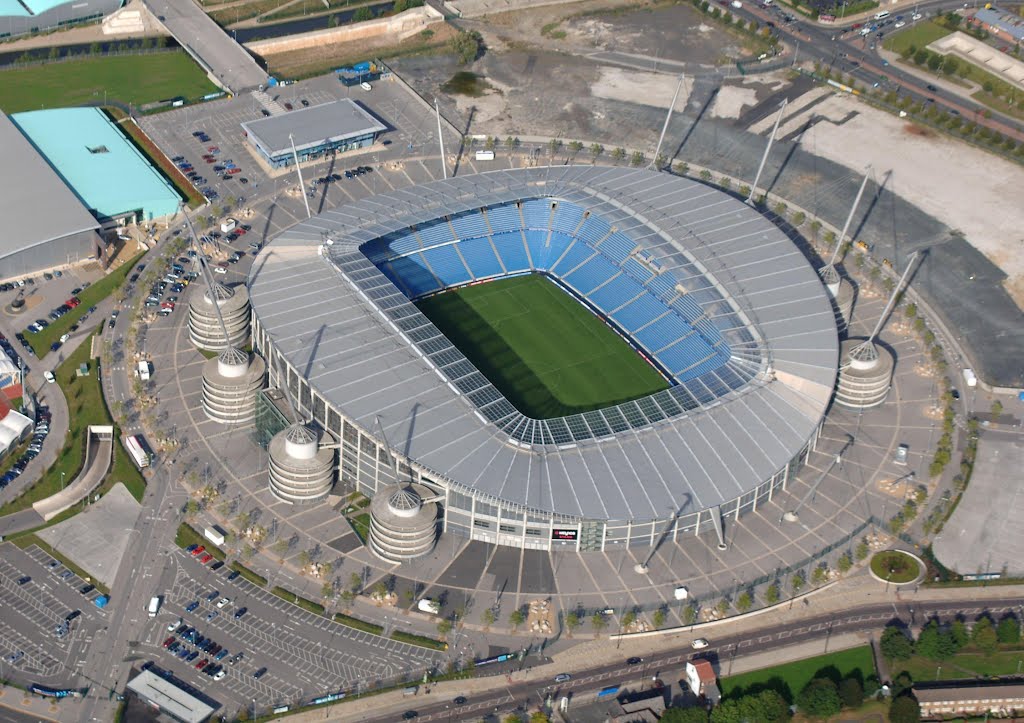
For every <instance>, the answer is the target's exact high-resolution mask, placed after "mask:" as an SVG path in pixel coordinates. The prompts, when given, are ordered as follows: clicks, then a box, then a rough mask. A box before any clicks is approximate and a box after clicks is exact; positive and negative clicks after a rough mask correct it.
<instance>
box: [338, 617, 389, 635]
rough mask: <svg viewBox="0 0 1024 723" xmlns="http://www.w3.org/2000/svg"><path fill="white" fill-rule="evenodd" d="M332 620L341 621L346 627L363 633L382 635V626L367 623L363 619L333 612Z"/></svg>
mask: <svg viewBox="0 0 1024 723" xmlns="http://www.w3.org/2000/svg"><path fill="white" fill-rule="evenodd" d="M334 622H336V623H341V624H342V625H344V626H345V627H346V628H353V629H355V630H362V631H363V632H364V633H369V634H370V635H382V634H383V633H384V628H383V627H381V626H380V625H375V624H373V623H368V622H366V621H365V620H360V619H359V618H354V617H352V616H351V615H346V614H345V613H335V614H334Z"/></svg>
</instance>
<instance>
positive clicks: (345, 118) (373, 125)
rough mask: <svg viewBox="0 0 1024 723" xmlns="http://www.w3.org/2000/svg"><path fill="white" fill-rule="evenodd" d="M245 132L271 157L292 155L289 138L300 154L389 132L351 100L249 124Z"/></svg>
mask: <svg viewBox="0 0 1024 723" xmlns="http://www.w3.org/2000/svg"><path fill="white" fill-rule="evenodd" d="M242 128H244V129H245V132H246V133H248V134H249V135H250V136H252V137H253V140H254V141H256V142H257V143H258V144H259V145H260V146H261V147H262V148H263V149H264V150H265V151H266V152H267V153H268V154H269V155H270V156H271V157H274V156H278V155H281V154H284V153H290V152H291V147H292V146H291V141H290V140H289V139H288V136H289V135H291V136H292V138H293V139H294V140H295V149H296V150H297V151H301V150H302V149H303V148H306V147H309V146H318V145H321V144H323V143H329V142H337V141H343V140H345V139H347V138H356V137H358V136H362V135H366V134H367V133H380V132H381V131H385V130H387V127H386V126H385V125H384V124H382V123H381V122H380V121H378V120H377V119H376V118H374V117H373V116H372V115H370V114H369V113H368V112H367V111H366V110H365V109H363V108H362V107H360V106H359V105H358V104H357V103H355V102H354V101H352V100H349V99H348V98H342V99H341V100H336V101H333V102H331V103H322V104H320V105H314V106H310V107H309V108H297V109H296V110H293V111H290V112H288V113H282V114H281V115H273V116H270V117H269V118H259V119H258V120H254V121H246V122H245V123H243V124H242Z"/></svg>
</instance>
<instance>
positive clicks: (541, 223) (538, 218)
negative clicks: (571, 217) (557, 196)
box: [523, 198, 551, 229]
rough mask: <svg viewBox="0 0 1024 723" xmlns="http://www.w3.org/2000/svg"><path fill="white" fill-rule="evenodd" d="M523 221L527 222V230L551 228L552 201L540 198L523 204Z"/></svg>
mask: <svg viewBox="0 0 1024 723" xmlns="http://www.w3.org/2000/svg"><path fill="white" fill-rule="evenodd" d="M523 220H524V221H525V222H526V228H537V229H546V228H550V227H551V226H550V222H551V201H549V200H548V199H540V198H535V199H533V200H531V201H525V202H524V203H523Z"/></svg>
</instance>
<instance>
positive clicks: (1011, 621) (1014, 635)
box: [996, 615, 1020, 643]
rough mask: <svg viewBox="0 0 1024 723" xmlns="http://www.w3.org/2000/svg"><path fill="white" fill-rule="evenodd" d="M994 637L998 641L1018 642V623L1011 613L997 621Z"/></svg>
mask: <svg viewBox="0 0 1024 723" xmlns="http://www.w3.org/2000/svg"><path fill="white" fill-rule="evenodd" d="M996 638H998V639H999V642H1000V643H1019V642H1020V623H1019V622H1017V618H1015V617H1014V616H1013V615H1007V616H1006V617H1004V618H1003V619H1002V620H1000V621H999V625H998V626H997V627H996Z"/></svg>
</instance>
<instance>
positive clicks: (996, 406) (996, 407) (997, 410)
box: [990, 399, 1003, 417]
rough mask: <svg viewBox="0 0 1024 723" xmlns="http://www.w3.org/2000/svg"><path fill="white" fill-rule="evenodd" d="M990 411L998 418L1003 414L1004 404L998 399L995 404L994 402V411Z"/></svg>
mask: <svg viewBox="0 0 1024 723" xmlns="http://www.w3.org/2000/svg"><path fill="white" fill-rule="evenodd" d="M990 411H991V412H992V416H993V417H998V416H999V415H1000V414H1002V413H1003V403H1002V402H1000V401H999V400H998V399H997V400H995V401H994V402H992V409H991V410H990Z"/></svg>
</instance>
